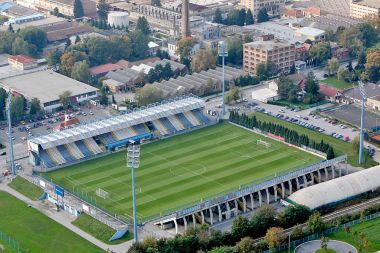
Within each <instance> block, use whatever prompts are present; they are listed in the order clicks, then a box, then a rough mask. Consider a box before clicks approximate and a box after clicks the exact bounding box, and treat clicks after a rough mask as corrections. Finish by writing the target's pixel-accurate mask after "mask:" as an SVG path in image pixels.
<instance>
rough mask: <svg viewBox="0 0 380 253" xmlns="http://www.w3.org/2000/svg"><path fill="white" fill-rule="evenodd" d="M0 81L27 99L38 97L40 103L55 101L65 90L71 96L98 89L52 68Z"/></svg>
mask: <svg viewBox="0 0 380 253" xmlns="http://www.w3.org/2000/svg"><path fill="white" fill-rule="evenodd" d="M0 83H1V84H2V85H4V86H5V87H6V88H8V89H11V90H13V91H15V92H17V93H19V94H22V95H23V96H24V97H26V98H27V99H29V100H30V99H32V98H38V99H39V100H40V102H41V103H46V102H51V101H56V100H58V99H59V95H60V94H62V93H63V92H65V91H70V92H71V95H72V96H78V95H81V94H86V93H90V92H95V91H97V90H98V89H96V88H94V87H92V86H90V85H87V84H85V83H82V82H79V81H77V80H74V79H71V78H69V77H67V76H64V75H61V74H58V73H56V72H54V71H52V70H43V71H36V72H31V73H27V74H24V75H19V76H14V77H9V78H4V79H2V80H0Z"/></svg>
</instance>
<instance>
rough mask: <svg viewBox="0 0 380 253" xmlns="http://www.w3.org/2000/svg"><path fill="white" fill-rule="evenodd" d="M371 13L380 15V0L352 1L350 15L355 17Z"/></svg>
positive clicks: (362, 16)
mask: <svg viewBox="0 0 380 253" xmlns="http://www.w3.org/2000/svg"><path fill="white" fill-rule="evenodd" d="M369 15H375V16H378V17H380V1H379V0H363V1H357V2H356V1H353V2H351V3H350V16H351V17H353V18H359V19H361V18H364V17H366V16H369Z"/></svg>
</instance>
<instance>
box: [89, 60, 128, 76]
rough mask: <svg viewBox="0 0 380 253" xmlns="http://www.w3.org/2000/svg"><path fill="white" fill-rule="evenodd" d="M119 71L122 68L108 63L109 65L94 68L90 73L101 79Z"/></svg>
mask: <svg viewBox="0 0 380 253" xmlns="http://www.w3.org/2000/svg"><path fill="white" fill-rule="evenodd" d="M117 69H121V67H120V66H119V65H117V64H113V63H107V64H102V65H98V66H95V67H92V68H90V69H89V71H90V73H91V75H92V76H94V77H97V78H99V77H101V76H104V75H106V74H107V73H108V72H110V71H114V70H117Z"/></svg>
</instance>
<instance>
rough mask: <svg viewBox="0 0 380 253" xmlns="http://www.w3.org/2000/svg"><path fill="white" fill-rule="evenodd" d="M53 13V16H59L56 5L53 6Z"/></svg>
mask: <svg viewBox="0 0 380 253" xmlns="http://www.w3.org/2000/svg"><path fill="white" fill-rule="evenodd" d="M53 15H54V16H57V17H58V16H59V9H58V8H57V7H55V8H54V9H53Z"/></svg>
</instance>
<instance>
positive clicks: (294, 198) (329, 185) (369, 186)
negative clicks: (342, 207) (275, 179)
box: [288, 165, 380, 209]
mask: <svg viewBox="0 0 380 253" xmlns="http://www.w3.org/2000/svg"><path fill="white" fill-rule="evenodd" d="M379 178H380V165H378V166H375V167H372V168H369V169H366V170H362V171H359V172H356V173H352V174H349V175H346V176H343V177H340V178H336V179H333V180H331V181H327V182H323V183H320V184H317V185H313V186H310V187H308V188H304V189H302V190H299V191H297V192H295V193H293V194H292V195H290V196H289V198H288V200H290V201H291V202H295V203H297V204H300V205H305V206H307V207H309V208H311V209H316V208H319V207H322V206H325V205H328V204H333V203H337V202H339V201H343V200H347V199H349V198H352V197H354V196H357V195H359V194H362V193H365V192H368V191H372V190H375V189H377V188H379V187H380V181H379Z"/></svg>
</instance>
